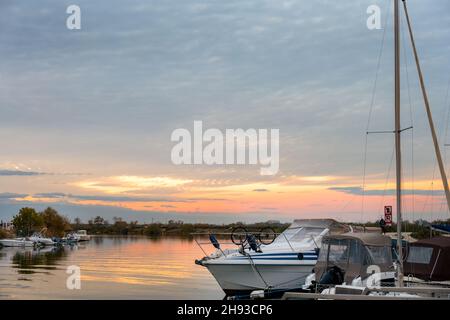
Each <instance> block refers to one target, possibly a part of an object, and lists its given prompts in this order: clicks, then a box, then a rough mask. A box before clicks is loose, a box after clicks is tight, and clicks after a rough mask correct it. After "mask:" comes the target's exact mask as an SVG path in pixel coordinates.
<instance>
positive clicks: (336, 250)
mask: <svg viewBox="0 0 450 320" xmlns="http://www.w3.org/2000/svg"><path fill="white" fill-rule="evenodd" d="M348 253H349V243H348V241H347V240H344V241H336V242H332V243H330V254H329V256H328V259H329V261H330V262H337V263H342V262H345V263H346V262H347V261H348Z"/></svg>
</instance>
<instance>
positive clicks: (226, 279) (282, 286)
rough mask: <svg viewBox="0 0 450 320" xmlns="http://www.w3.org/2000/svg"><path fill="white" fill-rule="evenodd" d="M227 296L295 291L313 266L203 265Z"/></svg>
mask: <svg viewBox="0 0 450 320" xmlns="http://www.w3.org/2000/svg"><path fill="white" fill-rule="evenodd" d="M204 266H205V267H206V268H207V269H208V270H209V272H210V273H211V274H212V275H213V277H214V278H215V279H216V281H217V282H218V283H219V285H220V287H221V288H222V290H223V291H224V292H225V294H227V295H237V294H245V293H250V292H251V291H254V290H264V289H268V288H269V287H270V288H271V289H273V290H286V289H296V288H299V287H301V286H302V285H303V284H304V283H305V279H306V277H307V276H308V275H310V274H311V272H312V269H313V268H314V264H310V265H298V264H291V265H280V264H276V265H269V264H258V265H256V266H252V265H251V264H239V265H236V264H234V265H231V264H206V265H204Z"/></svg>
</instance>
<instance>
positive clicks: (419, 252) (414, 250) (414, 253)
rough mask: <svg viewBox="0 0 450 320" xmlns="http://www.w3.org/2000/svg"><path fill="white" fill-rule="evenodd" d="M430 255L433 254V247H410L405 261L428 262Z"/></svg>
mask: <svg viewBox="0 0 450 320" xmlns="http://www.w3.org/2000/svg"><path fill="white" fill-rule="evenodd" d="M432 255H433V248H430V247H410V248H409V254H408V259H406V261H407V262H409V263H421V264H429V263H430V260H431V256H432Z"/></svg>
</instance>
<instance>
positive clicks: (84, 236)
mask: <svg viewBox="0 0 450 320" xmlns="http://www.w3.org/2000/svg"><path fill="white" fill-rule="evenodd" d="M75 235H76V236H77V237H78V241H89V240H91V236H90V235H88V234H87V231H86V230H78V231H77V232H76V233H75Z"/></svg>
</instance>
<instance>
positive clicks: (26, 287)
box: [0, 236, 223, 299]
mask: <svg viewBox="0 0 450 320" xmlns="http://www.w3.org/2000/svg"><path fill="white" fill-rule="evenodd" d="M200 256H203V253H202V251H201V250H200V248H198V247H197V245H196V243H195V241H193V239H192V238H164V237H162V238H161V237H160V238H150V237H143V236H104V237H102V236H94V237H92V239H91V241H89V242H82V243H79V245H75V246H64V247H59V248H58V247H55V248H53V247H48V248H41V249H35V250H33V249H31V248H30V249H24V248H2V249H0V291H1V293H2V294H1V295H0V299H1V298H7V299H16V298H20V299H28V298H32V299H36V298H37V299H66V298H67V299H79V298H81V299H152V298H153V299H196V298H198V299H212V298H216V299H221V298H223V293H222V291H221V290H220V287H219V286H218V285H217V283H216V281H215V280H214V279H213V278H212V276H211V275H210V274H209V272H208V271H207V270H206V269H204V268H202V267H200V266H198V265H195V264H194V260H195V259H196V258H199V257H200ZM72 265H76V266H79V267H80V269H81V280H82V285H81V286H82V289H81V290H68V289H67V286H66V281H67V277H68V274H67V273H66V270H67V267H68V266H72Z"/></svg>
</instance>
